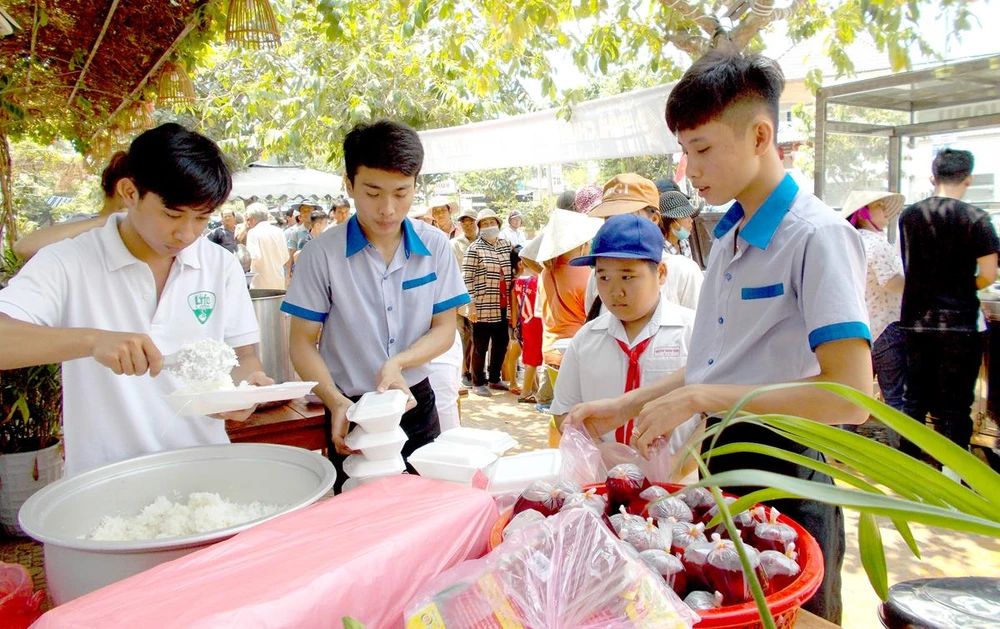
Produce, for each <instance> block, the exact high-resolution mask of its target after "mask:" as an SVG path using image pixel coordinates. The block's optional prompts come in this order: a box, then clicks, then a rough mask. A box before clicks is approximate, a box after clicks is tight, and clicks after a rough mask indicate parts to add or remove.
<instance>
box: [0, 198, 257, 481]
mask: <svg viewBox="0 0 1000 629" xmlns="http://www.w3.org/2000/svg"><path fill="white" fill-rule="evenodd" d="M123 216H124V214H115V215H113V216H111V217H110V218H108V221H107V223H106V224H105V225H104V227H98V228H95V229H93V230H91V231H89V232H86V233H84V234H81V235H80V236H77V237H76V238H73V239H71V240H64V241H62V242H57V243H55V244H52V245H49V246H48V247H45V248H43V249H42V250H41V251H39V252H38V254H37V255H35V256H34V257H33V258H32V259H31V260H30V261H29V262H28V263H27V264H26V265H25V266H24V268H23V269H21V272H20V273H18V274H17V275H16V276H15V277H14V278H13V279H11V281H10V283H9V285H8V286H7V288H5V289H4V290H2V291H0V312H2V313H4V314H7V315H9V316H10V317H12V318H14V319H18V320H20V321H25V322H27V323H33V324H36V325H43V326H48V327H55V328H95V329H99V330H109V331H114V332H135V333H141V334H147V335H149V337H150V338H151V339H152V341H153V343H155V344H156V346H157V348H158V349H159V350H160V351H161V352H162V353H163V354H172V353H174V352H176V351H177V350H179V349H180V348H181V346H182V345H184V344H186V343H192V342H195V341H199V340H202V339H215V340H218V341H225V342H226V343H228V344H229V345H231V346H232V347H242V346H244V345H254V344H256V343H259V342H260V332H259V329H258V326H257V317H256V316H255V315H254V310H253V304H252V303H251V301H250V293H249V291H247V284H246V278H245V277H244V274H243V269H242V268H241V267H240V264H239V262H237V260H236V256H234V255H233V254H231V253H229V252H228V251H227V250H225V249H223V248H222V247H219V246H218V245H216V244H215V243H213V242H211V241H209V240H208V239H207V238H199V239H197V240H196V241H195V242H194V243H193V244H191V245H190V246H188V247H186V248H185V249H184V250H182V251H181V252H180V253H178V254H177V256H176V258H175V260H174V264H173V265H172V266H171V267H170V273H169V275H168V276H167V282H166V284H164V286H163V292H162V293H161V295H160V298H159V300H157V298H156V281H155V279H154V278H153V272H152V271H151V270H150V268H149V266H148V265H147V264H145V263H144V262H142V261H141V260H139V259H138V258H136V257H135V256H134V255H132V253H131V252H130V251H129V250H128V248H126V247H125V243H124V242H123V241H122V239H121V235H120V233H119V224H120V222H121V221H122V220H123ZM181 384H182V383H181V381H180V380H179V379H178V378H177V377H176V376H174V375H173V374H172V373H170V372H169V371H163V372H161V373H160V375H158V376H157V377H155V378H151V377H150V376H149V374H146V375H143V376H118V375H115V374H114V372H112V371H111V370H110V369H108V368H107V367H105V366H104V365H102V364H100V363H98V362H97V361H96V360H94V359H93V358H90V357H86V358H79V359H77V360H70V361H67V362H65V363H63V365H62V386H63V439H64V442H65V444H66V475H67V476H72V475H74V474H79V473H81V472H85V471H87V470H90V469H93V468H96V467H100V466H102V465H107V464H109V463H115V462H118V461H122V460H125V459H129V458H132V457H136V456H139V455H142V454H149V453H151V452H158V451H160V450H172V449H174V448H183V447H188V446H196V445H207V444H215V443H228V442H229V437H228V436H227V435H226V429H225V423H224V422H222V421H220V420H218V419H212V418H210V417H179V416H178V415H177V414H176V413H175V412H173V410H171V408H170V406H169V405H168V404H167V403H166V401H164V399H163V396H164V395H167V394H170V393H173V392H174V391H176V390H177V389H178V388H179V387H180V386H181Z"/></svg>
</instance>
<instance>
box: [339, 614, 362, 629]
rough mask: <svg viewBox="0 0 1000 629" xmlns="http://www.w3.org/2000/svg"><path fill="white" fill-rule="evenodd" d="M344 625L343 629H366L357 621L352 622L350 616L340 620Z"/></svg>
mask: <svg viewBox="0 0 1000 629" xmlns="http://www.w3.org/2000/svg"><path fill="white" fill-rule="evenodd" d="M341 621H342V622H343V623H344V629H366V627H365V626H364V625H363V624H362V623H361V622H359V621H357V620H354V619H353V618H351V617H350V616H344V617H343V618H341Z"/></svg>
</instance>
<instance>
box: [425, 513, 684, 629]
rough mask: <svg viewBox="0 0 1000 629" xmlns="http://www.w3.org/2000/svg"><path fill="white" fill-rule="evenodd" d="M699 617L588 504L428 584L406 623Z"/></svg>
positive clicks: (461, 625)
mask: <svg viewBox="0 0 1000 629" xmlns="http://www.w3.org/2000/svg"><path fill="white" fill-rule="evenodd" d="M697 620H698V616H697V615H696V614H694V613H693V612H692V611H691V610H689V609H688V608H687V607H686V606H685V605H684V604H683V603H682V602H681V600H680V599H679V598H677V595H676V594H674V592H673V591H672V590H671V589H670V588H668V587H667V586H666V584H665V583H664V581H663V579H662V577H660V576H659V575H655V574H653V572H652V571H650V569H649V568H647V567H646V566H645V564H644V563H643V562H642V561H641V560H640V559H639V558H638V557H635V556H632V555H631V554H629V553H628V551H627V549H626V548H625V546H624V545H623V544H621V543H620V542H619V541H618V540H617V539H616V538H615V537H614V536H613V535H612V534H611V532H610V530H609V529H608V528H607V526H606V525H605V524H604V522H603V521H602V520H601V519H600V518H599V517H597V516H596V515H594V514H593V513H592V512H591V511H590V510H589V509H571V510H568V511H565V512H562V513H559V514H557V515H554V516H552V517H550V518H547V519H545V520H544V521H542V522H538V523H537V524H533V525H529V526H526V527H524V528H522V529H519V530H517V531H512V532H511V533H509V534H508V535H507V536H506V538H505V539H504V542H503V544H501V545H500V546H499V547H497V548H496V549H495V550H494V551H493V552H492V553H490V554H489V555H487V556H486V557H484V558H483V559H481V560H478V561H471V562H467V563H465V564H462V565H460V566H457V567H455V568H453V569H451V570H449V571H447V572H445V573H444V574H442V575H441V576H440V577H438V578H437V579H435V580H434V581H432V582H431V583H429V584H428V585H427V588H426V590H425V592H424V593H423V594H421V595H419V596H417V597H416V598H415V599H414V600H413V601H412V602H411V603H410V604H409V605H408V607H407V612H406V629H535V628H538V627H545V628H546V629H597V628H601V629H682V628H683V629H690V628H691V627H692V626H693V625H694V623H695V622H697Z"/></svg>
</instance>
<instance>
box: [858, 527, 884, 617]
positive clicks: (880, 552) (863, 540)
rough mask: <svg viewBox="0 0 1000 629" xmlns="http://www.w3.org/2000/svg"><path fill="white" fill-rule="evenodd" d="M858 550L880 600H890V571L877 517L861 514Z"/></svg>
mask: <svg viewBox="0 0 1000 629" xmlns="http://www.w3.org/2000/svg"><path fill="white" fill-rule="evenodd" d="M858 548H859V549H860V551H861V565H862V566H864V568H865V572H866V573H867V574H868V581H869V582H870V583H871V584H872V588H873V589H874V590H875V593H876V594H878V596H879V598H880V599H882V600H883V601H885V600H888V599H889V570H888V568H886V565H885V548H884V547H883V546H882V531H880V530H879V528H878V522H877V521H876V520H875V516H873V515H872V514H870V513H864V512H862V513H861V518H860V519H859V520H858Z"/></svg>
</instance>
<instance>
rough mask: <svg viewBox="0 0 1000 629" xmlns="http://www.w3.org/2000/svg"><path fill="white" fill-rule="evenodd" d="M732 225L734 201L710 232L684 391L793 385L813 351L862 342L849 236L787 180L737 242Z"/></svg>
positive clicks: (813, 365)
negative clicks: (826, 345) (833, 344)
mask: <svg viewBox="0 0 1000 629" xmlns="http://www.w3.org/2000/svg"><path fill="white" fill-rule="evenodd" d="M742 218H743V208H742V207H741V206H740V204H739V203H734V204H733V206H732V207H731V208H730V209H729V211H728V212H726V214H725V215H724V216H723V217H722V220H720V221H719V223H718V225H717V226H716V228H715V238H716V240H715V243H714V244H713V245H712V253H711V255H710V257H709V262H708V269H707V270H706V273H705V286H704V290H702V292H701V299H700V301H699V303H698V312H697V316H696V318H695V328H694V336H693V337H692V341H691V353H690V355H689V356H688V364H687V367H686V369H685V371H684V374H685V382H686V383H687V384H760V385H764V384H775V383H781V382H792V381H795V380H802V379H804V378H809V377H812V376H815V375H818V374H819V371H820V368H819V361H818V360H817V359H816V354H815V353H814V352H815V350H816V348H817V347H818V346H820V345H822V344H823V343H828V342H830V341H836V340H840V339H848V338H861V339H865V340H866V341H868V342H869V343H870V342H871V333H870V332H869V329H868V310H867V308H866V306H865V275H866V273H867V265H866V262H865V252H864V247H863V246H862V244H861V237H860V236H859V235H858V230H857V229H855V228H854V227H853V226H851V224H850V223H848V222H847V221H846V220H844V219H843V218H841V216H840V215H839V214H837V213H836V212H834V211H833V210H831V209H830V208H829V206H827V205H826V204H825V203H823V202H822V201H820V200H819V199H817V198H816V197H815V196H813V195H812V194H809V193H808V192H804V191H800V190H799V187H798V185H797V184H796V183H795V181H794V180H793V179H792V178H791V177H790V176H787V175H786V177H785V179H784V180H783V181H782V183H781V184H779V185H778V187H777V188H776V189H775V190H774V192H772V193H771V195H770V196H769V197H768V198H767V200H766V201H765V202H764V204H763V205H762V206H761V207H760V209H758V210H757V213H756V214H754V216H753V217H752V218H751V219H750V221H748V222H747V224H746V225H745V226H744V228H743V230H742V231H740V233H739V236H737V235H736V226H737V225H738V224H739V222H740V221H741V220H742ZM734 242H735V243H737V244H738V247H739V250H738V252H736V253H734V251H733V249H734Z"/></svg>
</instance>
